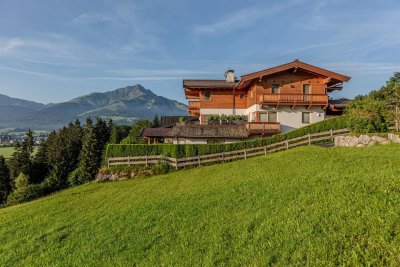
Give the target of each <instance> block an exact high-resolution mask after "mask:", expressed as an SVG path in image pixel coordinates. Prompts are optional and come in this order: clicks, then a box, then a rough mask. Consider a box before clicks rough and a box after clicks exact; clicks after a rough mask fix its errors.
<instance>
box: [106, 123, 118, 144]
mask: <svg viewBox="0 0 400 267" xmlns="http://www.w3.org/2000/svg"><path fill="white" fill-rule="evenodd" d="M120 141H121V140H120V139H119V132H118V127H117V126H116V125H114V126H113V127H112V129H111V137H110V142H109V143H110V144H119V142H120Z"/></svg>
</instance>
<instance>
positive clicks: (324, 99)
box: [259, 94, 328, 105]
mask: <svg viewBox="0 0 400 267" xmlns="http://www.w3.org/2000/svg"><path fill="white" fill-rule="evenodd" d="M259 102H260V104H275V105H279V104H286V105H296V104H300V105H328V95H327V94H262V95H259Z"/></svg>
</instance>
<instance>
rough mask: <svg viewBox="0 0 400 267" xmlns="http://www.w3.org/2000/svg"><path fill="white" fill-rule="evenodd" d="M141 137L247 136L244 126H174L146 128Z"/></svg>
mask: <svg viewBox="0 0 400 267" xmlns="http://www.w3.org/2000/svg"><path fill="white" fill-rule="evenodd" d="M140 136H142V137H174V138H227V139H229V138H233V139H242V138H247V137H248V136H249V132H248V131H247V129H246V127H245V126H244V125H200V124H184V125H175V126H174V127H173V128H146V129H143V131H142V132H141V133H140Z"/></svg>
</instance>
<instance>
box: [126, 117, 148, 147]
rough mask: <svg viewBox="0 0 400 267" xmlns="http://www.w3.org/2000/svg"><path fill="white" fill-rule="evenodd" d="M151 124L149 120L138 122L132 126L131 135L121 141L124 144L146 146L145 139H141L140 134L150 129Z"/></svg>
mask: <svg viewBox="0 0 400 267" xmlns="http://www.w3.org/2000/svg"><path fill="white" fill-rule="evenodd" d="M150 126H151V122H150V121H148V120H138V121H137V122H136V123H135V124H133V125H132V128H131V130H130V131H129V135H128V136H127V137H126V138H125V139H124V140H122V141H121V143H123V144H145V143H146V141H145V139H144V138H142V137H140V133H141V132H142V130H143V129H145V128H150Z"/></svg>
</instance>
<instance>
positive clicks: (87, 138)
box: [72, 118, 102, 185]
mask: <svg viewBox="0 0 400 267" xmlns="http://www.w3.org/2000/svg"><path fill="white" fill-rule="evenodd" d="M100 145H101V141H99V139H98V136H97V134H96V130H95V128H94V126H93V123H92V120H91V119H90V118H88V119H87V120H86V127H85V135H84V137H83V144H82V151H81V154H80V161H79V165H78V168H79V170H78V171H77V172H78V175H77V178H76V179H74V180H73V181H72V183H73V185H77V184H83V183H86V182H89V181H91V180H93V179H94V178H95V176H96V174H97V171H98V169H99V167H100V166H99V165H100V162H99V159H100V160H101V154H100V155H99V153H100V151H101V149H102V148H100V149H99V146H100Z"/></svg>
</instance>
